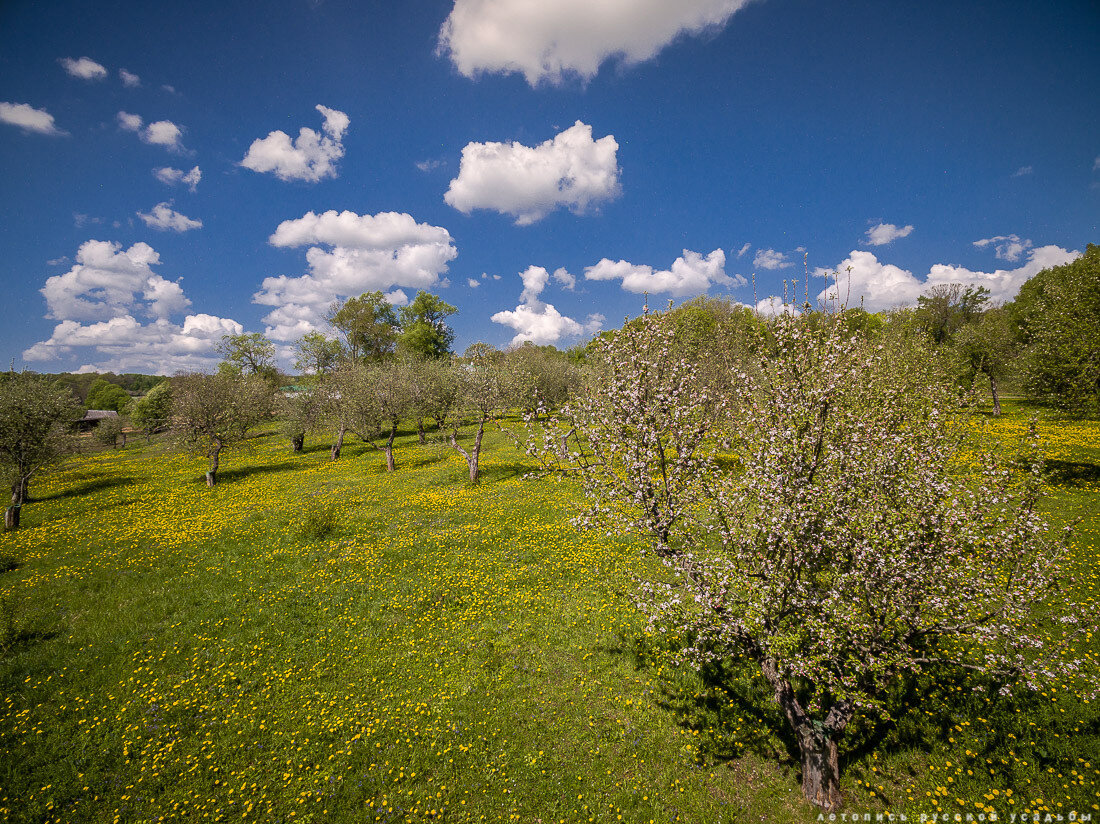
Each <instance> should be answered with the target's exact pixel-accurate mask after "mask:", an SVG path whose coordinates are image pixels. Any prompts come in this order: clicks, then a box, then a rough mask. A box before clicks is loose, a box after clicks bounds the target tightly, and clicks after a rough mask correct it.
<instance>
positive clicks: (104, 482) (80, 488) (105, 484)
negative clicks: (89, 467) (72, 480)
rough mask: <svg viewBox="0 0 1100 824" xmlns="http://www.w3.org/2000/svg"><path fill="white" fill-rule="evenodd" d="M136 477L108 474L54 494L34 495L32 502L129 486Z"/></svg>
mask: <svg viewBox="0 0 1100 824" xmlns="http://www.w3.org/2000/svg"><path fill="white" fill-rule="evenodd" d="M135 480H136V479H135V478H134V476H133V475H106V476H101V477H98V478H94V479H92V480H89V481H85V482H84V483H81V484H77V485H75V486H71V487H69V488H68V489H63V490H61V491H60V492H55V493H53V494H52V495H43V496H41V497H39V496H37V495H32V496H31V499H30V502H32V503H33V502H35V501H54V500H57V499H59V498H72V497H75V496H77V495H89V494H91V493H93V492H103V491H104V490H107V489H114V488H115V487H119V486H128V485H129V484H132V483H134V481H135Z"/></svg>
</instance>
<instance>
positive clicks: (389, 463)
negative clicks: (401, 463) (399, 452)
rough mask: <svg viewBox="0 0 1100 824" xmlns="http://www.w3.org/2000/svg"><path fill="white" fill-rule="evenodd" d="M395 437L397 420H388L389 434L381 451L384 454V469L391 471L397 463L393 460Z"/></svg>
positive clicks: (395, 467)
mask: <svg viewBox="0 0 1100 824" xmlns="http://www.w3.org/2000/svg"><path fill="white" fill-rule="evenodd" d="M396 437H397V421H390V435H389V437H388V438H386V445H385V447H383V449H382V451H383V452H384V453H385V455H386V470H387V471H388V472H393V471H394V470H395V469H397V465H396V464H395V463H394V462H393V439H394V438H396Z"/></svg>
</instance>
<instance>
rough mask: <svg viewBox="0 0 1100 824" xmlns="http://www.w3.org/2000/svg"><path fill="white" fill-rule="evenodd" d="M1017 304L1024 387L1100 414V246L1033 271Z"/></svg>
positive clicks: (1072, 409)
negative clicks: (1024, 347) (1068, 261)
mask: <svg viewBox="0 0 1100 824" xmlns="http://www.w3.org/2000/svg"><path fill="white" fill-rule="evenodd" d="M1014 304H1015V305H1014V306H1012V307H1011V311H1012V314H1013V316H1014V317H1015V318H1016V320H1017V323H1018V324H1019V328H1020V333H1021V337H1022V339H1023V341H1024V342H1025V344H1026V350H1025V352H1024V356H1023V361H1024V366H1023V371H1024V389H1025V391H1026V392H1027V393H1028V394H1029V395H1030V396H1031V397H1032V398H1034V399H1035V400H1038V401H1041V402H1044V403H1049V404H1051V405H1053V406H1056V407H1058V408H1060V409H1062V410H1064V411H1066V412H1069V413H1072V414H1076V415H1097V414H1100V246H1096V245H1094V244H1091V243H1090V244H1089V245H1088V247H1087V249H1086V251H1085V254H1084V255H1082V256H1081V257H1079V258H1078V259H1077V260H1075V261H1073V262H1071V263H1067V264H1065V265H1064V266H1055V267H1053V268H1051V269H1046V270H1044V271H1042V272H1040V273H1039V274H1037V275H1035V277H1033V278H1031V279H1030V280H1029V281H1028V282H1027V283H1025V284H1024V285H1023V287H1022V288H1021V290H1020V295H1019V296H1018V297H1017V298H1016V301H1015V302H1014Z"/></svg>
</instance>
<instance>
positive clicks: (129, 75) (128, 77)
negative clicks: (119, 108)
mask: <svg viewBox="0 0 1100 824" xmlns="http://www.w3.org/2000/svg"><path fill="white" fill-rule="evenodd" d="M118 77H119V79H120V80H121V81H122V85H123V86H125V87H126V88H128V89H136V88H137V87H138V86H140V85H141V78H140V77H138V76H137V75H136V74H134V73H133V72H128V71H126V69H119V70H118Z"/></svg>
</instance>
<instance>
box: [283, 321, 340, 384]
mask: <svg viewBox="0 0 1100 824" xmlns="http://www.w3.org/2000/svg"><path fill="white" fill-rule="evenodd" d="M294 349H295V356H294V368H295V369H297V370H298V372H299V373H307V374H311V375H314V376H316V377H321V376H324V375H327V374H329V373H330V372H332V371H333V370H334V369H336V367H337V366H339V364H340V360H341V358H343V356H344V347H343V344H341V343H340V341H338V340H333V339H332V338H329V337H326V336H325V335H323V334H321V333H320V332H307V333H306V334H304V335H302V337H300V338H298V340H297V341H296V342H295V344H294Z"/></svg>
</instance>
